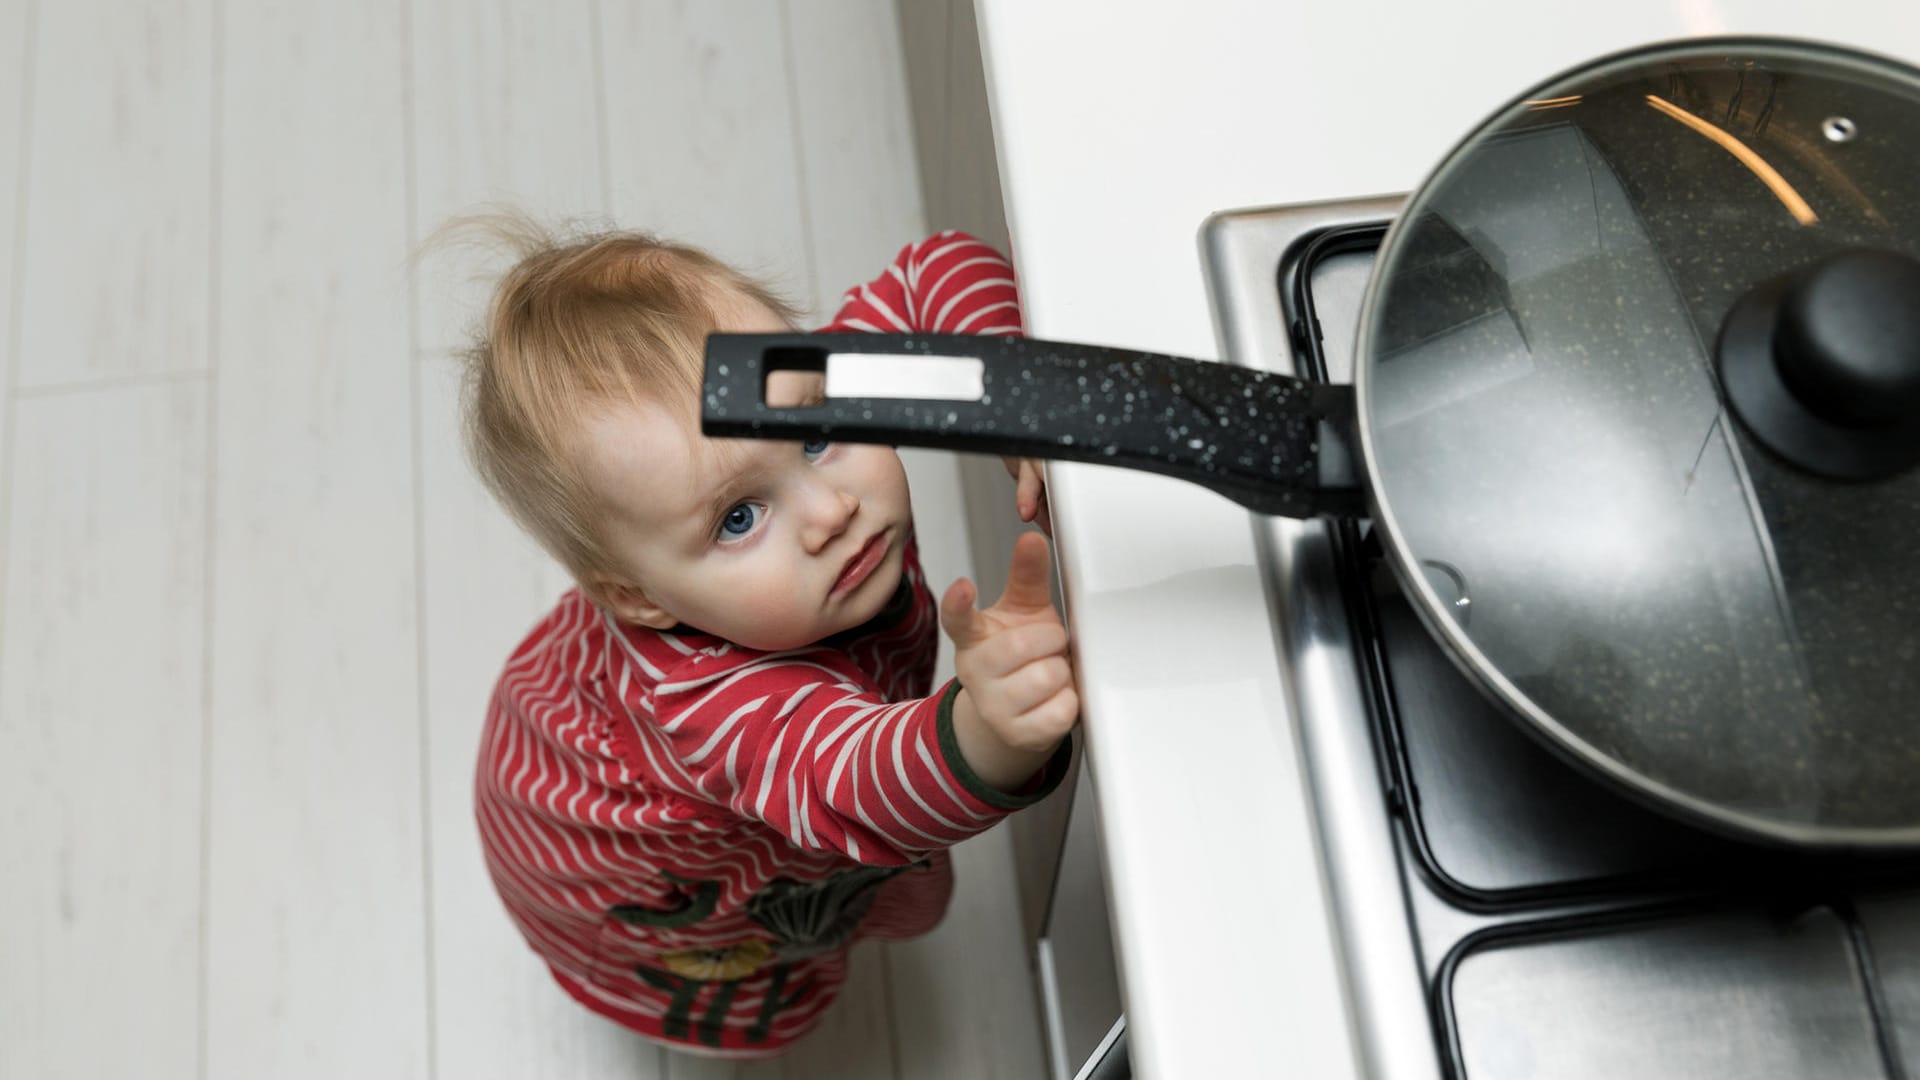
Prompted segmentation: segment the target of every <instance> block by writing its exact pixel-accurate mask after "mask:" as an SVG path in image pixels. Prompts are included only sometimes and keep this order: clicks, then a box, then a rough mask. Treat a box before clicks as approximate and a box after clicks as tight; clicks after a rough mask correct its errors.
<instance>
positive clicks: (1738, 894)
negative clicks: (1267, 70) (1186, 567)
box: [1203, 198, 1920, 1080]
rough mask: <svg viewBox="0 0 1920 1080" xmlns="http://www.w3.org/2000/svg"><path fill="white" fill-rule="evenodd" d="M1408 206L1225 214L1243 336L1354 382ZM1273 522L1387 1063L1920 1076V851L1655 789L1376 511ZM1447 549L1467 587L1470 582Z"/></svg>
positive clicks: (1359, 992)
mask: <svg viewBox="0 0 1920 1080" xmlns="http://www.w3.org/2000/svg"><path fill="white" fill-rule="evenodd" d="M1400 205H1401V200H1399V199H1397V198H1374V199H1356V200H1346V201H1340V202H1329V203H1319V204H1312V205H1301V206H1290V207H1275V208H1268V209H1261V210H1250V211H1241V212H1233V213H1225V214H1219V215H1215V216H1214V217H1213V218H1212V219H1210V220H1209V222H1208V224H1207V227H1206V229H1205V230H1204V232H1203V243H1204V246H1205V255H1206V265H1207V272H1208V278H1209V287H1210V291H1211V293H1212V295H1213V299H1214V306H1215V324H1216V329H1217V330H1218V333H1219V336H1220V341H1221V346H1222V350H1223V353H1224V354H1225V355H1226V357H1227V358H1228V359H1229V360H1231V361H1232V362H1234V363H1239V364H1243V365H1247V366H1253V367H1260V368H1264V369H1267V370H1272V371H1280V372H1289V373H1295V374H1300V375H1302V376H1303V377H1309V378H1321V379H1328V380H1331V381H1335V382H1346V381H1348V380H1349V379H1350V377H1351V356H1352V349H1353V342H1354V337H1355V330H1356V326H1357V322H1358V314H1359V307H1360V298H1361V295H1362V293H1363V292H1364V289H1365V286H1366V282H1367V278H1368V275H1369V274H1370V272H1371V267H1372V261H1373V257H1374V251H1375V248H1376V247H1377V245H1378V242H1379V239H1380V236H1381V234H1382V233H1383V232H1384V228H1385V225H1386V223H1387V222H1388V221H1389V220H1390V219H1391V218H1392V216H1393V215H1394V214H1395V213H1396V212H1398V210H1399V208H1400ZM1255 535H1256V539H1257V542H1258V546H1259V550H1260V554H1261V558H1262V561H1263V568H1262V569H1263V573H1264V575H1265V578H1266V583H1267V588H1268V596H1269V601H1270V609H1271V612H1272V615H1273V618H1274V621H1275V627H1276V630H1277V632H1278V633H1277V638H1278V640H1279V641H1280V642H1281V651H1282V655H1281V657H1280V659H1281V663H1282V666H1283V669H1284V672H1285V677H1286V679H1287V685H1288V690H1289V695H1290V698H1291V702H1292V705H1293V715H1292V717H1290V721H1291V723H1292V725H1293V730H1294V735H1295V737H1296V738H1297V740H1298V742H1299V744H1300V747H1301V751H1302V753H1301V759H1302V761H1303V762H1304V763H1305V766H1304V767H1305V768H1306V770H1307V773H1308V775H1307V777H1306V781H1307V786H1308V788H1309V792H1310V795H1311V801H1312V806H1313V812H1314V816H1315V822H1316V826H1317V828H1318V832H1319V838H1320V846H1321V871H1322V877H1323V881H1324V884H1325V886H1326V888H1327V891H1328V895H1329V898H1330V902H1331V908H1332V912H1333V920H1332V921H1333V924H1334V926H1335V928H1336V931H1335V932H1336V934H1337V935H1338V937H1339V941H1338V942H1337V946H1338V948H1337V952H1338V954H1339V955H1340V958H1341V964H1342V971H1343V976H1344V978H1345V980H1346V986H1345V990H1346V995H1347V1003H1348V1008H1349V1015H1350V1017H1351V1019H1352V1022H1353V1024H1354V1027H1355V1031H1356V1034H1357V1047H1356V1049H1357V1053H1358V1054H1359V1057H1360V1064H1361V1067H1362V1069H1363V1070H1364V1071H1365V1072H1366V1074H1367V1075H1369V1076H1373V1077H1379V1078H1386V1080H1400V1078H1413V1077H1419V1078H1438V1077H1442V1076H1446V1077H1452V1078H1456V1080H1468V1078H1470V1080H1487V1078H1506V1077H1531V1076H1542V1077H1546V1076H1551V1077H1587V1076H1595V1077H1600V1076H1607V1077H1635V1078H1659V1077H1689V1078H1692V1077H1702V1076H1728V1077H1740V1078H1742V1080H1753V1078H1759V1077H1803V1076H1817V1077H1831V1076H1847V1077H1855V1076H1859V1077H1896V1078H1905V1077H1909V1076H1911V1077H1915V1078H1916V1080H1920V872H1916V870H1915V868H1914V865H1913V864H1912V863H1911V862H1908V863H1904V864H1903V863H1898V862H1893V861H1890V860H1886V859H1884V858H1882V859H1877V860H1872V861H1867V860H1859V859H1847V858H1840V857H1834V856H1826V857H1810V856H1806V855H1802V854H1798V853H1794V852H1788V851H1784V850H1781V849H1777V848H1762V847H1758V846H1754V845H1751V844H1748V843H1744V842H1741V841H1737V840H1733V839H1727V838H1723V837H1720V836H1717V835H1710V834H1708V833H1706V832H1703V831H1700V830H1699V829H1697V828H1695V827H1693V826H1692V825H1690V824H1685V823H1682V822H1680V821H1677V820H1675V819H1672V818H1670V817H1668V816H1666V815H1665V814H1664V813H1660V812H1656V811H1655V810H1653V809H1649V808H1646V807H1643V806H1641V805H1639V804H1637V803H1635V802H1633V801H1631V800H1629V799H1628V798H1627V797H1626V796H1625V795H1623V794H1621V793H1620V792H1619V791H1617V790H1616V789H1614V788H1613V787H1611V786H1605V785H1603V784H1602V783H1601V782H1600V781H1597V780H1595V779H1592V778H1590V777H1589V776H1588V775H1587V774H1585V773H1584V772H1582V771H1580V770H1578V769H1577V768H1576V767H1574V766H1572V765H1570V764H1568V763H1566V762H1565V761H1563V760H1562V759H1561V758H1559V757H1557V756H1556V755H1555V754H1554V753H1552V752H1550V751H1549V750H1548V749H1546V748H1545V747H1544V746H1543V745H1542V744H1540V743H1538V742H1536V741H1535V740H1534V739H1533V738H1532V737H1531V736H1530V735H1529V734H1527V733H1526V732H1525V731H1523V730H1522V728H1521V727H1520V726H1519V725H1518V724H1517V723H1516V722H1515V721H1514V720H1512V719H1511V718H1509V717H1508V716H1507V714H1506V713H1505V712H1504V711H1503V709H1502V708H1501V707H1500V706H1498V705H1496V704H1494V703H1493V702H1492V701H1490V700H1489V699H1488V698H1486V697H1485V696H1484V695H1482V693H1481V692H1480V691H1479V690H1478V689H1477V688H1476V687H1475V686H1474V685H1472V684H1471V683H1470V682H1469V681H1468V680H1467V678H1466V677H1465V676H1464V675H1463V674H1461V673H1460V672H1459V671H1458V670H1457V669H1456V668H1455V667H1454V666H1453V664H1452V662H1451V661H1450V660H1449V659H1448V658H1447V657H1446V656H1445V655H1444V654H1443V653H1442V651H1441V649H1440V647H1439V646H1438V645H1437V644H1436V643H1435V642H1434V640H1433V639H1432V638H1431V637H1430V636H1429V635H1428V633H1427V631H1426V630H1425V629H1424V628H1423V627H1422V625H1421V624H1420V621H1419V619H1418V617H1417V616H1416V614H1415V613H1414V611H1413V610H1412V609H1411V608H1410V607H1409V606H1408V604H1407V602H1406V600H1405V599H1404V598H1403V597H1402V595H1401V593H1400V590H1399V587H1398V585H1397V584H1396V582H1395V581H1394V578H1393V575H1392V573H1391V572H1390V571H1389V570H1388V569H1387V567H1386V566H1385V564H1384V562H1383V561H1382V560H1381V558H1380V556H1379V554H1378V551H1377V544H1376V542H1375V540H1374V538H1373V537H1372V536H1371V532H1370V527H1369V526H1368V525H1366V524H1365V523H1342V524H1329V523H1326V522H1295V521H1288V520H1285V519H1269V518H1256V519H1255ZM1427 569H1428V571H1429V573H1430V574H1433V575H1437V577H1436V578H1435V580H1436V584H1439V583H1441V582H1445V583H1447V584H1449V585H1450V586H1451V587H1452V588H1453V589H1454V591H1455V594H1456V602H1458V603H1461V604H1463V605H1467V606H1470V605H1471V603H1472V596H1471V583H1469V582H1465V581H1464V580H1459V579H1458V578H1457V574H1454V573H1451V572H1450V570H1449V568H1447V567H1445V566H1434V567H1428V568H1427ZM1468 617H1470V614H1469V616H1468Z"/></svg>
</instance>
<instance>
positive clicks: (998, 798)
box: [634, 648, 1069, 866]
mask: <svg viewBox="0 0 1920 1080" xmlns="http://www.w3.org/2000/svg"><path fill="white" fill-rule="evenodd" d="M957 691H958V684H957V683H953V682H949V683H948V684H947V685H946V686H945V687H943V688H942V689H941V690H940V691H939V692H937V693H935V694H934V695H933V696H932V697H927V698H916V699H911V700H907V701H897V702H891V703H890V702H887V701H886V700H884V699H883V698H882V697H881V695H880V694H879V693H878V692H877V691H876V690H875V689H874V688H873V687H871V686H869V685H867V683H866V679H865V677H864V676H863V675H862V674H861V673H860V671H859V669H858V668H857V667H856V666H855V665H854V664H853V663H852V662H851V661H850V660H848V659H847V657H846V656H845V655H844V654H842V653H840V652H838V651H835V650H832V649H824V648H810V649H802V650H795V651H792V652H785V653H754V652H751V651H747V650H733V651H729V652H725V653H723V654H721V655H718V656H705V655H702V656H695V657H692V658H690V659H688V660H687V661H685V662H684V663H681V664H679V665H676V667H675V668H674V670H672V671H669V672H667V673H666V677H665V678H663V679H662V680H661V681H660V683H659V684H658V685H657V686H655V687H654V689H653V693H652V695H651V696H652V701H651V707H652V712H653V715H654V723H652V724H649V725H642V726H640V727H639V728H636V729H634V730H635V731H636V732H641V731H644V733H645V734H644V735H643V737H646V738H651V739H658V740H662V741H663V742H664V746H662V747H660V748H661V749H663V750H664V751H665V752H667V753H669V754H671V755H672V756H673V757H674V758H676V759H677V760H678V761H679V763H680V764H681V766H682V767H683V768H684V769H685V775H687V776H688V777H689V778H690V779H691V780H692V782H693V785H694V787H695V789H696V792H697V793H698V795H699V796H700V797H701V798H703V799H705V800H707V801H709V802H713V803H716V804H718V805H721V806H726V807H728V808H729V809H731V810H732V811H733V812H735V813H737V814H740V815H742V816H744V817H748V818H752V819H755V820H758V821H761V822H764V823H765V824H767V825H768V826H770V827H771V828H773V829H775V830H776V831H778V832H780V833H782V834H783V835H785V836H786V837H787V839H788V840H789V841H791V842H792V843H793V844H795V845H796V846H798V847H803V848H809V849H814V850H829V851H837V852H840V853H842V854H845V855H847V856H849V857H851V858H853V859H855V860H857V861H859V862H863V863H870V864H875V865H885V866H894V865H901V864H904V863H908V862H912V861H914V860H915V859H917V858H919V857H920V856H922V855H924V854H925V853H927V852H929V851H932V850H935V849H938V848H944V847H949V846H951V845H953V844H956V843H959V842H960V841H961V840H964V839H966V838H967V837H969V836H973V835H974V834H976V833H980V832H984V831H985V830H986V829H988V828H990V827H992V826H993V825H994V824H995V823H996V822H998V821H999V820H1000V819H1001V818H1003V817H1005V816H1006V815H1007V814H1008V813H1011V812H1012V811H1014V810H1017V809H1019V808H1021V807H1023V806H1026V805H1029V804H1030V803H1032V802H1034V801H1035V800H1037V799H1039V798H1041V797H1042V796H1044V795H1045V794H1046V793H1047V792H1048V791H1051V790H1052V789H1053V787H1054V786H1055V785H1057V784H1058V783H1059V781H1060V777H1061V776H1062V775H1064V774H1065V772H1066V766H1067V761H1068V759H1069V754H1067V753H1059V754H1056V755H1055V756H1054V759H1053V760H1052V761H1050V762H1049V763H1048V764H1047V767H1046V768H1044V769H1042V770H1041V772H1040V773H1039V774H1038V775H1036V776H1035V777H1034V778H1033V780H1032V781H1030V782H1029V783H1028V785H1027V787H1026V788H1025V789H1023V790H1022V791H1021V792H1020V793H1017V794H1008V793H1005V792H1002V791H999V790H997V789H995V788H993V787H992V786H991V785H989V784H987V783H986V782H985V781H983V780H981V779H980V778H979V777H978V776H976V775H975V774H974V773H973V770H972V769H971V768H969V767H968V766H967V764H966V759H965V758H964V757H962V756H961V754H960V749H959V744H958V743H957V742H956V741H955V739H954V735H953V716H952V708H953V695H954V694H955V693H956V692H957ZM1063 745H1064V744H1063Z"/></svg>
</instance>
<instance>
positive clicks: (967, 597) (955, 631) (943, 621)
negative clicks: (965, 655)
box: [940, 578, 985, 649]
mask: <svg viewBox="0 0 1920 1080" xmlns="http://www.w3.org/2000/svg"><path fill="white" fill-rule="evenodd" d="M977 598H978V593H977V591H976V590H975V589H974V587H973V582H972V581H969V580H968V579H966V578H961V579H960V580H958V581H955V582H954V583H953V584H951V585H949V586H947V592H946V595H945V596H942V597H941V598H940V626H941V628H942V629H944V630H945V631H946V632H947V636H948V637H950V638H952V639H953V647H954V648H956V649H964V648H967V647H969V646H971V645H973V644H974V643H975V642H977V641H979V640H980V639H981V638H982V637H984V636H985V628H984V627H982V626H981V615H980V613H979V612H978V611H976V610H974V607H973V602H974V600H975V599H977Z"/></svg>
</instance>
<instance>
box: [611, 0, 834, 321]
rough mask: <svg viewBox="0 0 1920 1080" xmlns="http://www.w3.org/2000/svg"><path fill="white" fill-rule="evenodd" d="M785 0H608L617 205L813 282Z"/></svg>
mask: <svg viewBox="0 0 1920 1080" xmlns="http://www.w3.org/2000/svg"><path fill="white" fill-rule="evenodd" d="M780 3H781V0H733V2H729V3H725V4H703V3H688V2H685V0H628V2H613V0H601V56H602V58H603V59H602V65H601V66H602V69H603V71H604V73H605V79H606V126H607V162H608V167H609V169H610V171H611V175H612V181H611V183H612V206H611V209H612V210H613V213H614V216H615V217H617V218H618V219H619V220H620V222H621V223H622V224H624V225H626V226H629V227H632V228H640V229H648V230H652V231H656V232H660V233H664V234H666V235H668V236H671V237H674V238H676V239H680V240H684V241H687V242H689V243H692V244H696V245H699V246H700V247H703V248H706V249H707V250H708V251H711V252H713V253H714V254H715V255H717V256H719V257H720V258H722V259H725V260H727V261H728V262H730V263H732V264H733V265H735V266H737V267H738V268H740V269H741V270H743V271H746V272H748V273H751V274H755V275H757V276H759V277H761V278H763V279H765V280H767V281H768V282H770V283H771V284H773V285H775V286H776V287H778V288H779V289H780V291H782V292H783V293H785V294H786V295H787V296H789V297H790V298H791V299H793V300H796V301H798V302H799V303H800V304H801V305H802V306H810V305H811V303H812V300H813V295H814V286H813V281H812V277H811V261H810V259H809V258H808V257H807V254H806V245H807V242H808V241H807V229H806V223H805V220H804V218H803V216H802V215H803V214H804V213H805V212H806V207H805V204H804V201H803V199H802V197H801V183H800V176H799V171H800V158H799V151H798V148H797V147H796V145H795V142H794V130H793V119H792V115H791V112H790V111H789V109H788V108H785V107H783V106H784V105H786V104H787V103H788V102H789V101H790V96H791V77H790V75H789V73H788V68H787V63H786V49H785V44H784V41H783V39H782V36H781V20H780Z"/></svg>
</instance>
